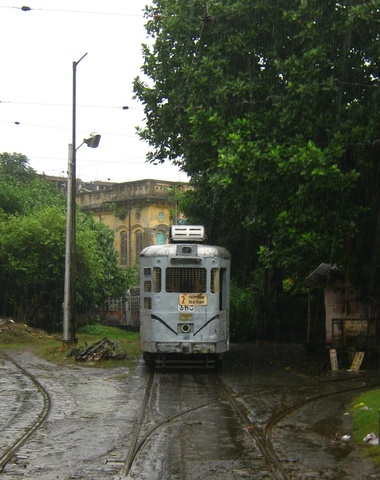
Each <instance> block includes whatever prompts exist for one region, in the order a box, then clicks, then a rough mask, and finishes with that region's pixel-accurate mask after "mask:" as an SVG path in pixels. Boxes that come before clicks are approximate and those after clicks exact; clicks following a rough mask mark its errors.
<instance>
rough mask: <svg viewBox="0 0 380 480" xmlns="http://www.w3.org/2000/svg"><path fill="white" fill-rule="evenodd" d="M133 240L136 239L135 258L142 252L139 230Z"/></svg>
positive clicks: (140, 232)
mask: <svg viewBox="0 0 380 480" xmlns="http://www.w3.org/2000/svg"><path fill="white" fill-rule="evenodd" d="M135 239H136V257H138V256H139V255H140V252H141V250H142V231H141V230H139V231H138V232H136V234H135Z"/></svg>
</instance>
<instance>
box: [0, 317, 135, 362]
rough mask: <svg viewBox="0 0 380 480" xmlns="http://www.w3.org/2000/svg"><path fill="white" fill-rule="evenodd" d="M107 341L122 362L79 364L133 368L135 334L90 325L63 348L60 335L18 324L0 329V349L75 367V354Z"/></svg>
mask: <svg viewBox="0 0 380 480" xmlns="http://www.w3.org/2000/svg"><path fill="white" fill-rule="evenodd" d="M103 338H107V339H108V340H110V341H112V342H116V345H117V348H116V351H117V353H120V354H122V355H120V356H121V357H124V358H123V359H120V360H117V359H109V360H101V361H99V362H92V363H89V362H81V363H80V365H82V366H91V367H98V368H99V367H100V368H113V367H121V366H128V367H132V366H134V365H135V364H136V361H137V359H138V358H139V356H140V350H139V333H138V332H129V331H126V330H122V329H119V328H115V327H105V326H102V325H91V326H87V327H81V328H80V329H78V332H77V339H78V343H77V344H70V345H65V344H64V343H63V342H62V334H48V333H46V332H45V331H43V330H37V329H34V328H31V327H28V326H27V325H24V324H20V323H7V324H3V325H0V348H1V349H8V350H10V349H12V350H14V349H21V348H28V349H30V350H33V352H34V353H35V354H36V355H38V356H40V357H42V358H44V359H45V360H48V361H50V362H53V363H56V364H61V365H74V364H76V365H78V362H77V361H76V360H75V355H74V353H75V352H79V351H84V350H85V349H86V348H87V346H91V345H93V344H94V343H96V342H98V341H99V340H102V339H103Z"/></svg>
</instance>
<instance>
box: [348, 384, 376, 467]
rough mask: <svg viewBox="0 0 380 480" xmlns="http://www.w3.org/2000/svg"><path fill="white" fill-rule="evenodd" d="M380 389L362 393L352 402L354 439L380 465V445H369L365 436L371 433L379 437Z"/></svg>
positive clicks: (367, 455)
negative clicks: (364, 440)
mask: <svg viewBox="0 0 380 480" xmlns="http://www.w3.org/2000/svg"><path fill="white" fill-rule="evenodd" d="M379 409H380V389H375V390H370V391H368V392H365V393H362V394H361V395H359V396H358V397H355V399H354V400H353V401H352V403H351V407H350V410H351V414H352V439H353V441H354V442H355V443H357V444H359V445H361V446H362V447H363V455H364V456H365V457H368V458H371V459H372V461H373V462H374V463H375V464H376V465H380V445H369V444H367V443H365V442H363V438H364V437H366V436H367V435H368V434H369V433H372V432H373V433H374V434H375V435H376V436H377V437H379V435H380V433H379V428H380V424H379V422H380V417H379V415H380V413H379Z"/></svg>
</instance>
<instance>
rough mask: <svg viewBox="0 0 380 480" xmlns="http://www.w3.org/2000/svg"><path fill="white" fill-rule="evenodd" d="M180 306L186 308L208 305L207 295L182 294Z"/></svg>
mask: <svg viewBox="0 0 380 480" xmlns="http://www.w3.org/2000/svg"><path fill="white" fill-rule="evenodd" d="M179 304H180V305H186V306H196V305H207V295H206V294H205V293H180V295H179Z"/></svg>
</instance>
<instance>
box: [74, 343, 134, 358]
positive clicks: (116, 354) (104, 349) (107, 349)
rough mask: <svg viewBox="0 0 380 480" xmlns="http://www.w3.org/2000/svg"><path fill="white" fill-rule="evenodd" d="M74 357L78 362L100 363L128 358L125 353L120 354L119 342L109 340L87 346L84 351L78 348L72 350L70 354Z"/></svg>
mask: <svg viewBox="0 0 380 480" xmlns="http://www.w3.org/2000/svg"><path fill="white" fill-rule="evenodd" d="M69 355H70V356H74V357H75V360H77V361H78V362H98V361H99V360H108V359H113V360H124V359H125V358H126V353H125V352H120V350H119V349H118V345H117V342H112V341H111V340H109V339H108V338H103V339H102V340H99V341H98V342H95V343H94V344H92V345H90V346H89V347H88V346H87V345H86V348H85V349H84V350H83V351H80V350H79V349H78V348H75V349H74V350H72V351H71V352H70V354H69Z"/></svg>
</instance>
